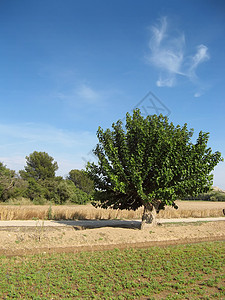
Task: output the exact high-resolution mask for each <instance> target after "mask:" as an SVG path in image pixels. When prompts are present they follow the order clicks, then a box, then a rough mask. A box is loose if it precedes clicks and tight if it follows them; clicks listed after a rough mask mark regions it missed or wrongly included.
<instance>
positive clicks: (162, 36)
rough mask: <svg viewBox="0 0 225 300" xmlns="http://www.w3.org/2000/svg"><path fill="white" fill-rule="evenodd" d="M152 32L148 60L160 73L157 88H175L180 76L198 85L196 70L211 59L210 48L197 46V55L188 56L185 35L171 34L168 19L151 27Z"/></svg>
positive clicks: (163, 19) (162, 19)
mask: <svg viewBox="0 0 225 300" xmlns="http://www.w3.org/2000/svg"><path fill="white" fill-rule="evenodd" d="M150 31H151V39H150V42H149V49H150V54H149V55H147V57H146V58H147V62H148V63H150V64H152V65H154V66H155V67H156V68H157V69H158V70H159V72H160V73H159V78H158V80H157V82H156V84H157V86H159V87H163V86H167V87H173V86H175V85H176V80H177V76H179V75H180V76H185V77H186V78H188V79H189V80H190V81H192V82H194V83H196V82H197V79H198V78H197V75H196V69H197V68H198V66H199V65H200V64H201V63H203V62H204V61H207V60H208V59H209V53H208V48H207V47H206V46H205V45H202V44H201V45H198V46H197V50H196V53H195V54H193V55H191V56H188V55H186V43H185V35H184V34H183V33H182V34H180V33H179V34H176V35H174V34H172V33H170V31H169V26H168V21H167V18H166V17H163V18H161V19H160V22H159V24H157V25H155V26H152V27H150ZM198 95H199V93H198Z"/></svg>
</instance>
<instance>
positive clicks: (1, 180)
mask: <svg viewBox="0 0 225 300" xmlns="http://www.w3.org/2000/svg"><path fill="white" fill-rule="evenodd" d="M26 187H27V183H26V182H25V181H24V180H22V179H21V178H19V177H18V176H17V174H16V172H15V171H13V170H10V169H8V168H7V167H6V166H4V165H3V163H1V162H0V201H3V202H4V201H7V200H8V199H9V198H16V197H20V196H22V194H23V192H24V190H25V189H26Z"/></svg>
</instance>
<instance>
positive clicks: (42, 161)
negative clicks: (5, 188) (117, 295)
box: [20, 151, 58, 180]
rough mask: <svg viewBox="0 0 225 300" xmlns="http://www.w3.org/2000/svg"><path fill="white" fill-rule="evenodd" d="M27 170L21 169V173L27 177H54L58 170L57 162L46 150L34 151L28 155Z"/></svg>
mask: <svg viewBox="0 0 225 300" xmlns="http://www.w3.org/2000/svg"><path fill="white" fill-rule="evenodd" d="M26 164H27V165H26V166H25V167H24V168H25V171H24V170H22V171H20V175H21V176H22V177H23V178H25V179H27V178H34V179H36V180H38V179H42V180H44V179H48V178H54V177H55V172H56V171H57V170H58V164H57V162H54V158H53V157H51V156H50V155H49V154H48V153H46V152H37V151H34V152H33V153H31V154H30V155H29V156H26Z"/></svg>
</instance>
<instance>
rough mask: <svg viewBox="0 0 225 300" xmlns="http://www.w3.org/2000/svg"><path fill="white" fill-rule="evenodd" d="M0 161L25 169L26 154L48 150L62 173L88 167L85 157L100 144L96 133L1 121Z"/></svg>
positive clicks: (15, 168) (15, 167) (10, 166)
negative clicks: (97, 143)
mask: <svg viewBox="0 0 225 300" xmlns="http://www.w3.org/2000/svg"><path fill="white" fill-rule="evenodd" d="M0 139H1V145H0V161H1V162H3V163H4V164H6V165H7V166H8V167H9V168H11V169H14V170H17V171H18V170H20V169H23V167H24V163H25V156H27V155H29V154H30V153H32V152H33V151H45V152H48V153H49V155H51V156H53V157H54V158H55V160H56V161H57V162H58V164H59V168H60V169H59V171H60V174H61V175H64V174H66V173H68V172H69V171H70V170H71V169H73V168H80V167H84V162H83V159H82V157H83V156H84V155H86V153H88V151H90V149H92V148H93V147H94V145H95V144H96V142H97V140H96V134H95V133H91V132H88V131H74V132H73V131H68V130H63V129H60V128H55V127H53V126H49V125H43V124H37V123H24V124H0Z"/></svg>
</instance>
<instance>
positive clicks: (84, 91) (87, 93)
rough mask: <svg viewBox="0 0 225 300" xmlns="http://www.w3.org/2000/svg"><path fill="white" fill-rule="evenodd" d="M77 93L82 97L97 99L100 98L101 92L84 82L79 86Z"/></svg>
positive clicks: (91, 99)
mask: <svg viewBox="0 0 225 300" xmlns="http://www.w3.org/2000/svg"><path fill="white" fill-rule="evenodd" d="M77 94H78V96H79V97H80V98H82V99H86V100H90V101H95V100H97V99H99V98H100V94H99V93H98V92H96V91H95V90H94V89H92V88H91V87H89V86H87V85H85V84H82V85H81V86H80V87H79V89H78V91H77Z"/></svg>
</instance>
